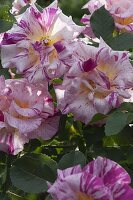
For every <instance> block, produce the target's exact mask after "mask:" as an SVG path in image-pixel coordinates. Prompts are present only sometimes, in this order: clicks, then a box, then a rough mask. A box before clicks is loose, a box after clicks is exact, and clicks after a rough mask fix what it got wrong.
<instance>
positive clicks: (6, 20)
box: [0, 5, 15, 33]
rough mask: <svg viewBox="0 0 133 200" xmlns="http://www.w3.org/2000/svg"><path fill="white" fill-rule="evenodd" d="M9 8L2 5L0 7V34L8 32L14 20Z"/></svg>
mask: <svg viewBox="0 0 133 200" xmlns="http://www.w3.org/2000/svg"><path fill="white" fill-rule="evenodd" d="M9 11H10V7H9V6H7V5H4V6H2V7H0V33H2V32H5V31H8V30H9V29H11V27H12V25H13V23H14V21H15V19H14V17H13V16H12V15H11V14H10V12H9Z"/></svg>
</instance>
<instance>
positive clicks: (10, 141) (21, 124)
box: [0, 77, 59, 154]
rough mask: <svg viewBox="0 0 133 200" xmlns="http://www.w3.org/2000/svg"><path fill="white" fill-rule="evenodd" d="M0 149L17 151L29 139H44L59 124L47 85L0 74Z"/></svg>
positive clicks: (10, 151) (48, 136)
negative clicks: (12, 78)
mask: <svg viewBox="0 0 133 200" xmlns="http://www.w3.org/2000/svg"><path fill="white" fill-rule="evenodd" d="M0 83H1V86H0V87H1V88H0V132H1V134H0V150H3V151H6V152H8V153H11V154H17V153H18V152H20V151H21V150H22V149H23V145H24V144H25V143H26V142H28V141H29V139H33V138H39V137H41V138H43V139H44V140H48V139H50V138H51V137H53V136H54V135H55V134H56V132H57V130H58V124H59V116H58V115H57V114H56V113H55V108H54V104H53V100H52V98H51V96H50V94H49V92H48V90H47V85H32V84H30V83H28V82H27V80H26V79H19V80H15V79H14V80H10V79H7V80H4V77H0Z"/></svg>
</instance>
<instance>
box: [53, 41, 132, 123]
mask: <svg viewBox="0 0 133 200" xmlns="http://www.w3.org/2000/svg"><path fill="white" fill-rule="evenodd" d="M73 56H74V53H73ZM132 87H133V68H132V65H131V64H130V62H129V58H128V52H118V51H113V50H112V49H111V48H110V47H108V46H107V45H106V44H105V43H104V42H103V41H102V40H101V43H100V46H99V48H96V47H92V46H88V45H86V44H84V43H82V42H78V43H77V51H76V52H75V61H74V63H73V65H72V67H71V68H70V70H69V72H68V73H67V74H66V75H65V78H64V80H63V83H62V84H61V85H57V86H55V92H56V96H57V102H58V108H59V109H60V110H61V111H62V113H63V114H67V113H73V115H74V118H75V120H80V121H82V122H84V123H85V124H87V123H88V122H90V121H91V119H92V118H93V116H94V115H95V114H97V113H102V114H107V113H108V112H109V111H110V110H111V109H113V108H117V107H119V105H120V104H121V103H122V102H123V100H124V99H129V98H130V94H129V93H128V89H130V88H132Z"/></svg>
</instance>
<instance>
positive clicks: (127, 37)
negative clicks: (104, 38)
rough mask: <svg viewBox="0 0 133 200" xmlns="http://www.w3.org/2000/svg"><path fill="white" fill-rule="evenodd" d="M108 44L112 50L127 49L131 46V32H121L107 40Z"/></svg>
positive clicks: (132, 39) (132, 36)
mask: <svg viewBox="0 0 133 200" xmlns="http://www.w3.org/2000/svg"><path fill="white" fill-rule="evenodd" d="M109 45H110V46H111V48H112V49H114V50H119V51H123V50H128V49H129V48H132V47H133V34H131V33H122V34H120V35H118V36H117V37H115V38H114V39H113V40H111V41H110V42H109Z"/></svg>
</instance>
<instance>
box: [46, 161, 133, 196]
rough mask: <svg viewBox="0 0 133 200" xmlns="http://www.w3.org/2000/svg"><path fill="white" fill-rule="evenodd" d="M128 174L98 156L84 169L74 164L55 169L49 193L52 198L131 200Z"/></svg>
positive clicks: (116, 165) (115, 164)
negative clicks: (62, 168) (55, 173)
mask: <svg viewBox="0 0 133 200" xmlns="http://www.w3.org/2000/svg"><path fill="white" fill-rule="evenodd" d="M130 183H131V179H130V176H129V175H128V173H127V172H126V171H125V169H123V168H122V167H121V166H120V165H118V164H117V163H115V162H114V161H112V160H109V159H107V158H102V157H98V158H97V159H96V160H94V161H92V162H90V163H89V164H88V165H86V166H85V167H84V168H83V169H81V167H80V166H79V165H78V166H75V167H71V168H68V169H65V170H58V177H57V179H56V181H55V182H54V184H53V185H51V186H50V188H49V190H48V192H49V193H50V194H51V195H52V198H53V200H64V199H65V200H125V199H128V200H132V199H133V189H132V188H131V187H130V186H129V184H130Z"/></svg>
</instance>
